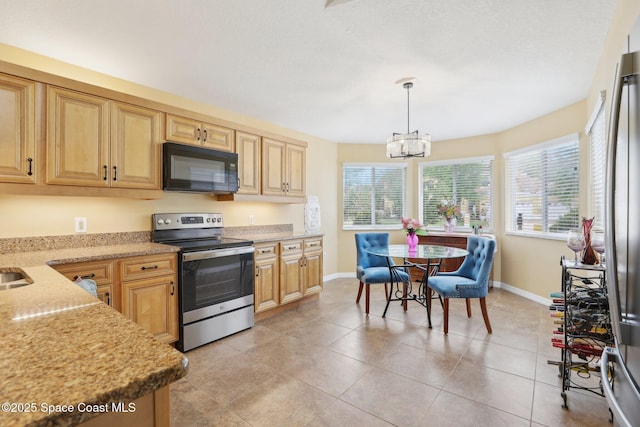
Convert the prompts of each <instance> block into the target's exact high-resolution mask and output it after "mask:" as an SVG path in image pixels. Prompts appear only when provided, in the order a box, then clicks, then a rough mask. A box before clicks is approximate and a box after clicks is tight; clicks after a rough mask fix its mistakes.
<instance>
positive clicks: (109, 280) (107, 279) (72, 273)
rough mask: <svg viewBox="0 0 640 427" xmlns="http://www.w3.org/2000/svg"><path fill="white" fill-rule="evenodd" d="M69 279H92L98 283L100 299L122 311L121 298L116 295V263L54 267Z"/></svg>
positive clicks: (74, 264) (95, 262) (104, 262)
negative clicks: (114, 284)
mask: <svg viewBox="0 0 640 427" xmlns="http://www.w3.org/2000/svg"><path fill="white" fill-rule="evenodd" d="M53 268H54V269H55V270H57V271H58V272H59V273H62V275H64V276H65V277H66V278H67V279H69V280H71V281H76V280H77V279H79V278H81V279H91V280H94V281H95V282H96V286H97V288H98V289H97V291H98V299H99V300H101V301H102V302H104V303H105V304H107V305H108V306H111V307H113V308H115V309H116V310H118V311H120V296H119V295H116V294H115V293H114V286H113V283H114V274H113V273H114V270H115V268H114V261H88V262H77V263H73V264H62V265H56V266H54V267H53Z"/></svg>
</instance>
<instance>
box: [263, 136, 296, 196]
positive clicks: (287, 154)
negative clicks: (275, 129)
mask: <svg viewBox="0 0 640 427" xmlns="http://www.w3.org/2000/svg"><path fill="white" fill-rule="evenodd" d="M305 176H306V148H305V147H302V146H299V145H295V144H288V143H286V142H281V141H276V140H274V139H270V138H262V194H264V195H269V196H295V197H304V196H305V193H306V190H305Z"/></svg>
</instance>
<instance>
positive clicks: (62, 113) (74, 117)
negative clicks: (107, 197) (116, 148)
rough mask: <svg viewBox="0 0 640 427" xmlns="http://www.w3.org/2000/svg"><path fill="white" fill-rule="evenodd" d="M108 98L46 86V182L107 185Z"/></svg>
mask: <svg viewBox="0 0 640 427" xmlns="http://www.w3.org/2000/svg"><path fill="white" fill-rule="evenodd" d="M108 163H109V100H107V99H104V98H100V97H97V96H92V95H86V94H82V93H78V92H73V91H69V90H66V89H61V88H57V87H53V86H49V87H48V90H47V184H65V185H83V186H98V187H108V186H109V170H108V168H109V165H108Z"/></svg>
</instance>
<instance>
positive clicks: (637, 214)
mask: <svg viewBox="0 0 640 427" xmlns="http://www.w3.org/2000/svg"><path fill="white" fill-rule="evenodd" d="M606 210H607V211H606V212H607V218H606V231H605V239H606V247H605V255H606V280H607V291H608V293H609V309H610V314H611V325H612V327H613V332H614V335H615V347H611V348H610V347H607V348H606V349H605V351H604V352H603V355H602V359H601V372H602V375H603V381H602V383H603V387H604V393H605V396H606V398H607V402H608V404H609V408H610V409H611V412H612V414H613V418H614V425H619V426H640V20H638V22H636V25H635V26H634V28H633V30H632V32H631V34H630V35H629V38H628V41H627V46H626V52H625V53H623V55H622V57H621V59H620V62H619V64H618V69H617V72H616V79H615V83H614V90H613V97H612V102H611V117H610V120H609V138H608V154H607V190H606ZM607 368H608V369H607Z"/></svg>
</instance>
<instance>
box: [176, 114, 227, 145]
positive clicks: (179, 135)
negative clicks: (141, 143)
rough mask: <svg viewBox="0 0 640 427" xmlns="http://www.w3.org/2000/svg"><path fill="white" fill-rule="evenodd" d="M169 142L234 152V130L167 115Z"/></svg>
mask: <svg viewBox="0 0 640 427" xmlns="http://www.w3.org/2000/svg"><path fill="white" fill-rule="evenodd" d="M166 136H167V138H166V139H167V140H168V141H173V142H180V143H183V144H189V145H197V146H202V147H206V148H213V149H216V150H222V151H229V152H233V150H234V147H233V145H234V144H233V143H234V130H233V129H229V128H226V127H223V126H218V125H214V124H211V123H206V122H201V121H199V120H194V119H189V118H187V117H180V116H175V115H173V114H167V120H166Z"/></svg>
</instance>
